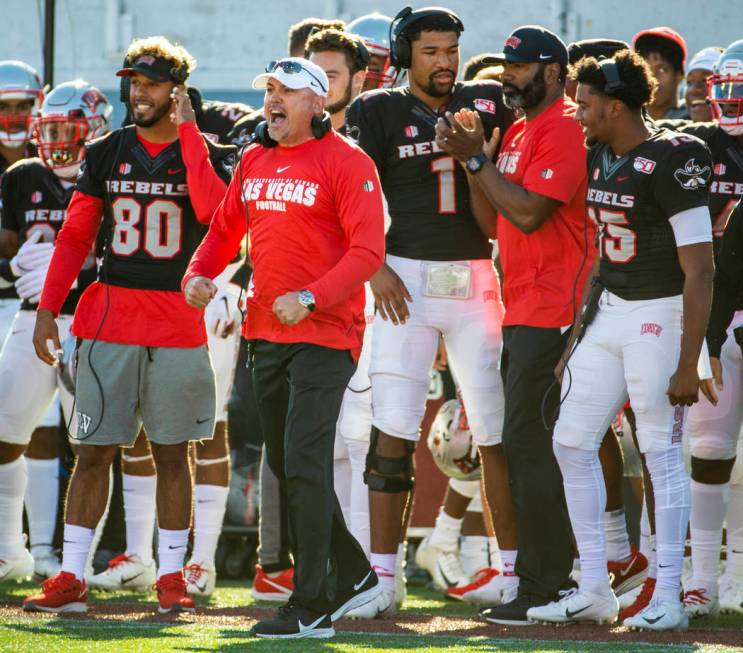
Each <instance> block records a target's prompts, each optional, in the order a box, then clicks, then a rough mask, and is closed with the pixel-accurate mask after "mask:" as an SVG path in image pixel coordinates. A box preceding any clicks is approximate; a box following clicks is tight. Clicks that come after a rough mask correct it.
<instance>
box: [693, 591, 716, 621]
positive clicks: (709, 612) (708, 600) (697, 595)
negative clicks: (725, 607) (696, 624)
mask: <svg viewBox="0 0 743 653" xmlns="http://www.w3.org/2000/svg"><path fill="white" fill-rule="evenodd" d="M684 612H686V614H687V615H689V619H696V618H698V617H717V616H718V615H719V614H720V601H719V600H718V598H717V596H715V595H714V594H711V593H710V592H709V591H708V590H706V589H704V588H703V587H698V588H696V589H691V590H689V591H687V592H684Z"/></svg>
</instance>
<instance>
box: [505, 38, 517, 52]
mask: <svg viewBox="0 0 743 653" xmlns="http://www.w3.org/2000/svg"><path fill="white" fill-rule="evenodd" d="M520 45H521V39H520V38H519V37H518V36H509V37H508V38H507V39H506V43H505V45H504V46H503V47H504V48H513V49H514V50H515V49H516V48H518V47H519V46H520Z"/></svg>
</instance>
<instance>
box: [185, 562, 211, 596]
mask: <svg viewBox="0 0 743 653" xmlns="http://www.w3.org/2000/svg"><path fill="white" fill-rule="evenodd" d="M183 575H184V576H185V577H186V593H187V594H193V595H195V596H211V595H212V593H213V592H214V587H215V585H216V584H217V570H216V569H215V568H214V565H211V566H210V565H205V564H204V563H202V562H193V561H191V562H189V563H188V564H187V565H186V566H185V567H184V568H183Z"/></svg>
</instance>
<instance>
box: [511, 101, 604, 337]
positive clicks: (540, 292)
mask: <svg viewBox="0 0 743 653" xmlns="http://www.w3.org/2000/svg"><path fill="white" fill-rule="evenodd" d="M575 109H576V105H575V104H573V103H572V102H570V101H569V100H568V99H567V98H564V97H563V98H561V99H559V100H557V101H556V102H554V103H553V104H552V105H550V106H549V107H548V108H547V109H545V110H544V111H543V112H542V113H541V114H539V115H538V116H537V117H536V118H534V119H533V120H530V121H529V122H527V121H526V119H525V118H521V119H520V120H517V121H516V122H515V123H513V125H511V127H509V129H508V131H507V132H506V134H505V136H504V137H503V141H502V145H501V150H500V154H499V155H498V162H497V165H498V169H499V170H500V171H501V173H503V175H504V176H505V177H506V179H508V180H509V181H511V182H513V183H515V184H518V185H519V186H521V187H522V188H524V189H526V190H528V191H531V192H534V193H539V194H540V195H544V196H546V197H551V198H552V199H555V200H557V201H559V202H561V205H560V207H559V208H558V209H557V211H555V212H554V213H553V214H552V215H551V216H550V217H549V218H548V219H547V220H546V221H545V222H544V223H543V224H542V226H541V227H540V228H539V229H537V230H536V231H534V232H533V233H531V234H525V233H524V232H522V231H520V230H519V229H517V228H516V227H515V226H513V225H512V224H511V223H510V222H509V221H508V220H507V219H506V218H505V217H503V215H499V216H498V244H499V252H500V261H501V265H502V266H503V280H504V283H503V302H504V304H505V307H506V315H505V318H504V320H503V325H504V326H513V325H517V324H521V325H526V326H534V327H544V328H554V327H564V326H567V325H569V324H571V323H572V322H573V301H575V304H576V306H577V305H579V304H580V300H581V293H582V291H583V285H584V284H585V281H586V277H587V275H588V272H589V270H590V267H591V264H592V262H593V257H594V254H595V247H594V225H593V224H592V223H590V222H589V223H586V216H585V197H586V148H585V144H584V137H583V131H582V130H581V128H580V125H579V124H578V123H577V122H576V121H575V120H574V119H573V116H574V114H575ZM581 264H583V267H582V268H581ZM579 271H580V276H579V277H578V274H579ZM577 277H578V278H577ZM576 278H577V279H576Z"/></svg>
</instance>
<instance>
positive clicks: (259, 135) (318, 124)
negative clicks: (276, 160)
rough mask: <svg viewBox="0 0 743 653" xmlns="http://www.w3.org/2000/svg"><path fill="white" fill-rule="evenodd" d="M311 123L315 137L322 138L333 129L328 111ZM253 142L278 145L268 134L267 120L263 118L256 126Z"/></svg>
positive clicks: (315, 117) (314, 118)
mask: <svg viewBox="0 0 743 653" xmlns="http://www.w3.org/2000/svg"><path fill="white" fill-rule="evenodd" d="M310 124H311V126H312V135H313V136H314V137H315V138H322V137H323V136H325V134H327V133H328V132H329V131H331V130H332V129H333V123H332V121H331V120H330V114H329V113H328V112H327V111H323V114H322V116H313V118H312V122H311V123H310ZM251 142H252V143H258V144H259V145H263V147H276V146H277V145H278V143H277V142H276V141H275V140H274V139H273V138H271V136H270V135H269V134H268V122H267V121H266V120H262V121H261V122H259V123H258V124H257V125H256V128H255V129H254V130H253V138H252V140H251Z"/></svg>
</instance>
